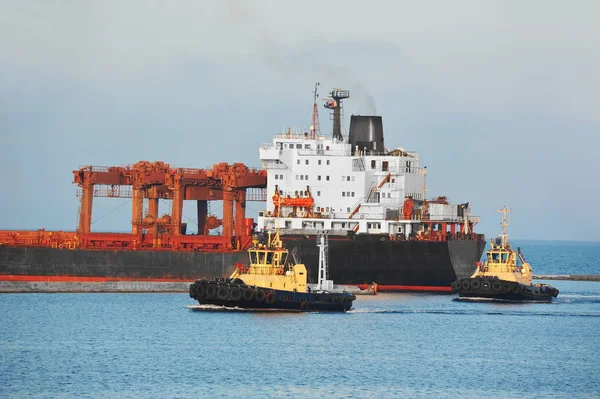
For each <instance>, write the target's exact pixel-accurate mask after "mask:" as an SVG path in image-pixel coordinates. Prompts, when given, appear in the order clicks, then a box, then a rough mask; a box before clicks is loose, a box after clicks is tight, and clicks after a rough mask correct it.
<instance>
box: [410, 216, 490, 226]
mask: <svg viewBox="0 0 600 399" xmlns="http://www.w3.org/2000/svg"><path fill="white" fill-rule="evenodd" d="M480 219H481V217H480V216H469V217H468V218H467V222H468V223H470V224H478V223H479V221H480ZM411 220H416V221H423V222H433V223H438V222H443V223H464V222H465V218H464V217H462V216H436V217H432V216H423V217H421V218H420V219H419V218H412V219H411Z"/></svg>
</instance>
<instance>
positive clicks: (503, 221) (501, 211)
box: [498, 205, 512, 248]
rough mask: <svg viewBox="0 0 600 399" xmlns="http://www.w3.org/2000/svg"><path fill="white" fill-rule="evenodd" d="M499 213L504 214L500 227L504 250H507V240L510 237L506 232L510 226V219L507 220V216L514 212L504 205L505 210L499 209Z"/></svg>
mask: <svg viewBox="0 0 600 399" xmlns="http://www.w3.org/2000/svg"><path fill="white" fill-rule="evenodd" d="M498 212H500V213H502V214H503V216H502V224H501V225H500V226H502V236H501V237H502V248H506V238H507V237H508V233H507V232H506V227H508V226H510V225H509V224H508V218H507V216H506V215H507V214H508V212H512V209H508V208H507V207H506V205H504V208H502V209H498Z"/></svg>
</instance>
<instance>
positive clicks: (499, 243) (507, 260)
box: [452, 205, 558, 302]
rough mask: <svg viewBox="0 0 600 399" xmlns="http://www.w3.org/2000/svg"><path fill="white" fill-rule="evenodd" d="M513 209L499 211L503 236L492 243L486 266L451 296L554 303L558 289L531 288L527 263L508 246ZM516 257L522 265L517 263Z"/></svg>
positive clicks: (460, 282)
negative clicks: (508, 232)
mask: <svg viewBox="0 0 600 399" xmlns="http://www.w3.org/2000/svg"><path fill="white" fill-rule="evenodd" d="M510 211H511V210H510V209H507V208H506V205H505V206H504V208H502V209H500V210H499V211H498V212H501V213H503V214H504V216H503V219H502V224H501V226H502V229H503V230H502V234H501V235H500V236H499V237H497V238H496V239H495V240H494V239H491V242H490V249H489V250H488V251H486V257H485V261H484V262H483V264H482V263H481V262H478V264H477V269H476V270H475V273H473V275H472V276H471V277H470V278H465V279H458V280H456V281H454V282H453V283H452V292H454V293H458V296H459V297H460V298H469V299H479V298H480V299H493V300H504V301H518V302H524V301H527V302H530V301H533V302H552V298H556V297H557V296H558V289H556V288H554V287H552V286H550V285H546V284H532V272H531V266H530V265H529V263H527V262H525V259H524V258H523V255H522V254H521V250H520V248H517V252H515V251H514V250H513V249H512V248H511V247H510V243H509V242H508V234H507V233H506V227H507V226H508V222H507V217H506V215H507V214H508V212H510ZM517 257H518V258H519V260H520V261H521V264H518V263H517Z"/></svg>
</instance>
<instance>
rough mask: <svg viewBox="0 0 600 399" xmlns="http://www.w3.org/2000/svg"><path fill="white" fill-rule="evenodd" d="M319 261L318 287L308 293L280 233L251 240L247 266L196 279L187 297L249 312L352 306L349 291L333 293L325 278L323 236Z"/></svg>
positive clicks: (301, 269)
mask: <svg viewBox="0 0 600 399" xmlns="http://www.w3.org/2000/svg"><path fill="white" fill-rule="evenodd" d="M319 240H320V242H319V247H320V248H321V258H320V262H319V263H320V265H319V284H318V286H317V289H315V290H311V289H310V288H309V287H308V286H307V284H306V283H307V274H306V266H305V265H303V264H300V263H295V262H294V264H291V263H290V264H287V261H288V255H289V254H288V250H287V249H285V248H283V246H282V243H281V240H280V238H279V230H277V231H275V233H274V235H273V237H271V233H269V234H268V238H267V242H266V243H264V244H263V243H260V242H259V239H258V237H255V238H254V242H253V244H254V245H253V247H252V248H250V249H248V254H249V258H250V259H249V260H250V263H249V266H244V265H241V264H237V265H236V268H235V270H234V272H233V273H232V274H231V276H230V277H229V278H220V279H210V280H204V279H202V280H197V281H196V282H194V283H193V284H191V285H190V297H191V298H193V299H195V300H197V301H198V302H199V303H200V304H203V305H204V304H211V305H220V306H225V307H238V308H251V309H275V310H277V309H280V310H301V311H341V312H346V311H347V310H349V309H350V308H351V307H352V302H353V301H354V300H355V299H356V297H355V296H354V295H353V294H351V293H349V292H346V291H344V292H340V293H334V292H330V291H328V290H327V289H328V288H329V289H330V288H331V287H332V286H333V282H332V281H331V280H325V278H326V275H327V273H326V262H325V257H324V256H323V254H324V251H325V248H326V245H327V244H326V242H327V241H326V240H327V238H326V236H324V235H322V236H320V237H319Z"/></svg>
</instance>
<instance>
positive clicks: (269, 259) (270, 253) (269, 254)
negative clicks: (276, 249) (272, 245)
mask: <svg viewBox="0 0 600 399" xmlns="http://www.w3.org/2000/svg"><path fill="white" fill-rule="evenodd" d="M271 263H273V252H269V253H267V264H268V265H270V264H271Z"/></svg>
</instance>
